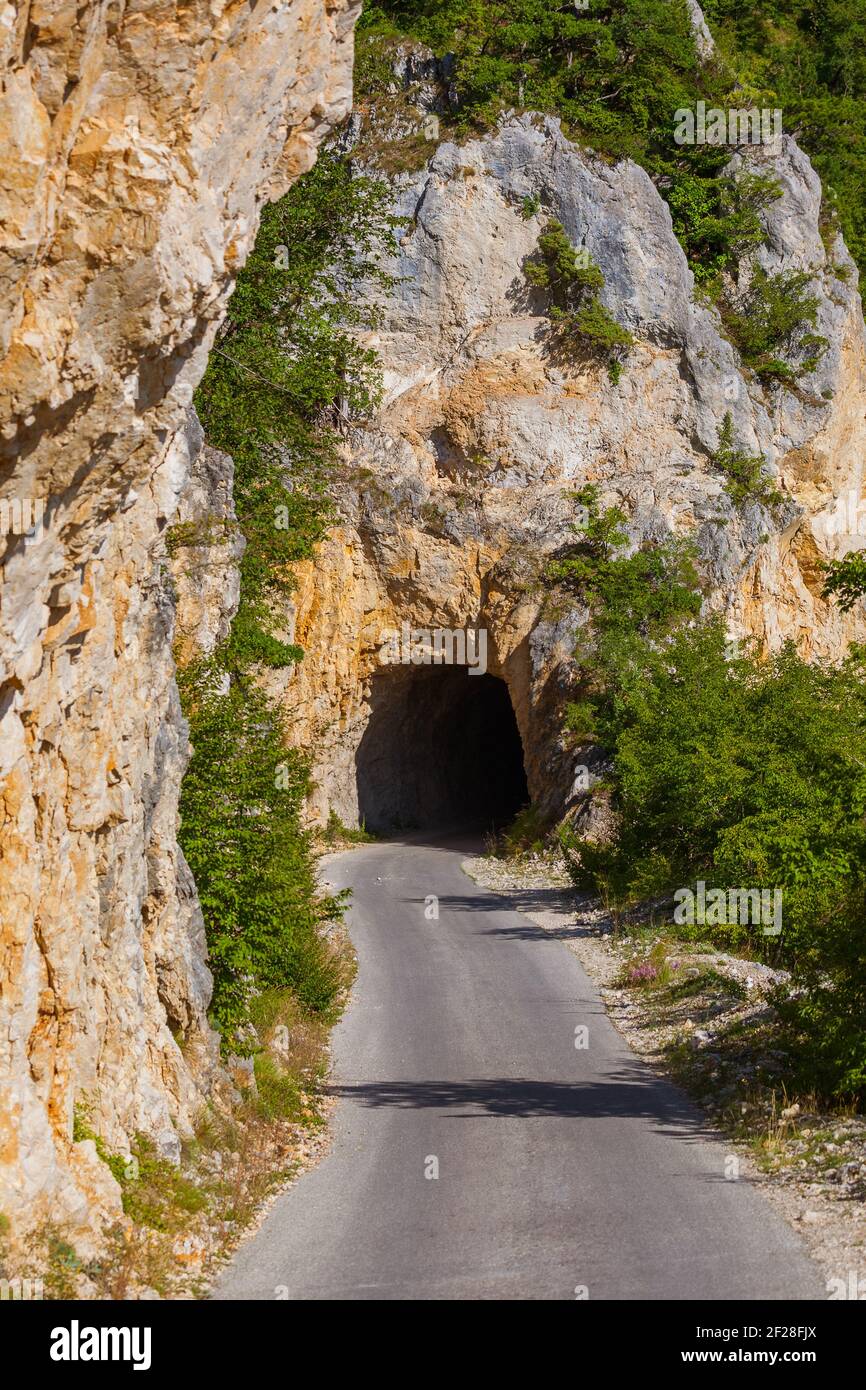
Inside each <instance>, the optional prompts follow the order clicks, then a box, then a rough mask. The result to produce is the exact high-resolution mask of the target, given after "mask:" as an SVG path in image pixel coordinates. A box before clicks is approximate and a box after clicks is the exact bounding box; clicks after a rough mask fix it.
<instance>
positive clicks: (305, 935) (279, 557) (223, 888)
mask: <svg viewBox="0 0 866 1390" xmlns="http://www.w3.org/2000/svg"><path fill="white" fill-rule="evenodd" d="M386 202H387V190H386V188H385V186H384V184H382V183H381V182H379V181H378V180H375V179H369V178H360V177H357V176H356V175H354V174H353V172H352V170H351V168H350V166H349V164H348V163H347V162H346V161H345V160H342V159H339V158H336V157H329V156H323V157H321V158H320V159H319V162H318V163H317V164H316V166H315V168H314V169H313V170H312V171H311V172H310V173H309V174H307V175H305V176H304V177H303V178H302V179H300V180H299V181H298V183H297V184H295V186H294V187H293V188H292V189H291V190H290V192H289V193H288V194H287V195H286V197H284V198H283V199H281V201H280V202H278V203H275V204H273V205H272V206H270V207H268V208H266V209H265V211H264V215H263V218H262V224H261V228H260V231H259V235H258V238H257V241H256V245H255V248H254V250H253V252H252V254H251V255H250V257H249V260H248V261H247V263H246V265H245V266H244V268H243V270H242V271H241V273H240V275H239V276H238V281H237V286H236V288H235V291H234V294H233V296H232V298H231V301H230V303H229V307H228V312H227V316H226V320H225V323H224V325H223V327H222V329H221V331H220V334H219V336H218V338H217V341H216V343H215V345H214V348H213V350H212V352H211V356H210V360H209V362H208V368H207V371H206V373H205V376H204V378H203V380H202V383H201V385H200V387H199V389H198V392H197V394H196V407H197V409H198V413H199V416H200V418H201V421H202V424H203V426H204V431H205V437H206V439H207V442H208V443H209V444H211V445H212V446H214V447H215V448H217V449H221V450H223V451H225V452H226V453H228V454H230V455H231V456H232V458H233V459H234V464H235V487H234V498H235V506H236V509H237V516H238V524H239V527H240V530H241V533H242V535H243V537H244V540H245V543H246V548H245V551H244V555H243V559H242V561H241V566H240V569H241V593H240V606H239V609H238V613H237V616H236V617H235V619H234V622H233V623H232V627H231V631H230V633H229V636H228V637H227V639H226V640H225V641H224V642H223V643H222V644H221V645H220V646H219V648H218V649H217V650H216V651H215V652H214V653H213V654H212V655H211V656H210V657H208V659H207V660H204V661H199V662H196V663H193V664H192V665H191V666H189V667H188V668H187V669H186V670H183V671H182V672H181V673H180V677H179V683H180V689H181V697H182V701H183V707H184V712H185V714H186V716H187V719H188V720H189V725H190V740H191V743H192V747H193V755H192V759H191V762H190V765H189V768H188V770H187V773H186V776H185V778H184V781H183V786H182V790H181V803H180V814H181V825H180V843H181V846H182V848H183V850H184V853H185V854H186V857H187V859H188V860H189V863H190V867H191V868H192V871H193V874H194V876H195V880H196V885H197V887H198V892H199V898H200V901H201V906H202V911H203V913H204V918H205V926H206V929H207V940H208V955H209V962H210V966H211V969H212V971H213V974H214V995H213V1002H212V1007H211V1015H212V1018H213V1022H214V1024H215V1026H216V1027H217V1028H218V1029H219V1030H220V1032H221V1034H222V1038H223V1047H224V1048H225V1049H226V1050H233V1051H241V1052H243V1051H249V1048H250V1044H249V1041H248V1033H247V1030H246V1028H245V1025H246V1024H247V1023H248V1022H249V1021H250V1019H251V1010H252V1009H253V1007H254V1003H255V1000H256V997H257V996H258V995H259V994H260V992H261V991H262V990H271V989H275V988H290V989H291V990H292V991H293V993H294V995H295V996H296V998H297V999H298V1000H299V1001H300V1003H301V1004H302V1005H303V1006H305V1007H306V1008H307V1009H308V1010H310V1011H312V1012H314V1013H317V1014H320V1015H324V1016H326V1017H327V1016H328V1014H329V1012H330V1011H331V1010H332V1009H333V1007H334V1003H335V1001H336V999H337V997H338V995H339V992H340V989H341V987H342V985H343V983H344V982H345V968H344V964H343V962H342V960H341V958H340V956H339V954H338V953H335V951H334V950H333V948H332V947H331V946H330V945H328V943H327V941H326V939H325V937H324V936H323V934H322V927H323V926H324V924H325V923H326V922H327V921H328V920H329V919H330V918H332V917H333V916H334V915H335V914H336V913H337V912H338V911H339V904H337V903H336V902H335V901H334V900H333V899H332V898H330V897H328V896H327V895H323V894H322V893H320V892H319V890H318V888H317V886H316V879H315V873H314V862H313V855H312V850H311V845H310V837H309V833H308V832H307V830H306V829H304V828H303V826H302V824H301V819H300V813H301V806H302V802H303V798H304V795H305V793H306V791H307V789H308V770H307V762H306V759H305V757H304V756H303V755H302V754H301V753H299V752H298V751H297V750H294V749H290V748H288V747H287V746H286V744H287V735H286V727H285V717H284V713H283V711H282V709H281V707H280V704H279V701H278V700H277V699H275V698H272V697H271V696H270V695H269V694H268V693H267V692H266V690H265V689H264V687H263V685H262V683H261V681H260V675H261V673H262V671H263V670H264V669H266V668H269V667H270V668H279V667H282V666H287V665H290V664H291V663H292V662H294V661H298V660H300V659H301V658H302V655H303V653H302V652H301V651H300V649H299V648H298V647H296V646H294V645H291V644H288V643H286V642H285V641H284V640H283V639H282V637H281V636H280V635H279V622H280V618H279V611H278V605H279V601H280V599H285V598H286V597H287V596H288V595H289V594H290V593H291V590H292V587H293V580H292V571H291V566H292V565H293V564H294V563H295V562H297V561H299V560H303V559H305V558H307V557H309V556H311V555H312V554H313V550H314V547H315V545H316V543H317V542H318V541H319V540H320V539H321V537H322V536H323V535H324V532H325V529H326V527H327V524H328V521H329V517H330V505H329V499H328V480H329V476H330V470H331V467H332V464H333V461H334V457H335V444H336V438H337V436H336V433H335V426H336V425H337V424H338V423H339V422H340V421H341V420H346V419H352V418H353V417H357V416H358V415H361V414H363V413H365V412H367V411H369V410H370V409H371V408H372V406H373V404H374V402H375V399H376V392H377V377H376V370H375V368H376V361H375V357H374V354H373V353H372V352H370V351H368V350H366V349H364V348H362V347H361V346H359V344H358V342H357V340H356V338H355V336H354V330H356V329H358V328H362V327H365V326H368V325H369V324H370V323H372V321H373V318H372V311H371V310H368V309H366V308H364V307H362V304H361V299H360V296H359V295H358V293H357V291H358V287H359V285H360V282H361V280H362V279H365V278H368V279H372V280H374V281H375V280H376V279H377V277H378V278H380V279H381V278H382V277H381V272H380V271H379V268H378V264H377V261H378V256H379V253H380V252H381V251H382V250H384V249H385V248H386V247H387V246H389V245H390V244H391V241H392V235H393V222H392V219H391V218H390V216H389V214H388V211H387V208H386ZM183 539H184V538H183V536H181V537H179V538H178V541H179V543H178V544H177V546H176V551H177V553H182V547H183Z"/></svg>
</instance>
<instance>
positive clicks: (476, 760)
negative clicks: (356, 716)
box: [356, 665, 529, 834]
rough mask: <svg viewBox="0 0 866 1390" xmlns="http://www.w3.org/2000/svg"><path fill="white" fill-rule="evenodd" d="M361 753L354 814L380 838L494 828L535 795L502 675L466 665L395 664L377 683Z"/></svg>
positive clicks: (504, 821) (371, 700)
mask: <svg viewBox="0 0 866 1390" xmlns="http://www.w3.org/2000/svg"><path fill="white" fill-rule="evenodd" d="M370 707H371V708H370V720H369V723H368V725H367V728H366V730H365V732H364V735H363V738H362V740H361V743H360V745H359V747H358V752H357V755H356V769H357V790H358V814H359V818H360V821H361V823H362V824H363V825H366V827H367V829H368V830H370V831H372V832H373V833H375V834H393V833H395V832H397V831H405V830H438V829H448V828H457V827H460V828H464V827H469V826H472V827H475V828H477V829H483V830H497V829H500V828H501V827H502V826H504V825H506V824H508V822H509V821H511V820H512V819H513V818H514V816H515V815H516V813H517V812H518V811H519V810H520V808H521V807H522V806H524V805H525V804H526V803H527V801H528V800H529V795H528V792H527V787H526V773H525V771H524V766H523V746H522V744H521V741H520V734H519V732H518V728H517V720H516V719H515V717H514V710H513V708H512V705H511V697H510V696H509V693H508V687H507V685H506V684H505V681H503V680H500V679H499V678H498V677H497V676H492V675H490V674H488V673H485V674H484V675H479V674H472V675H470V673H469V668H468V667H466V666H454V665H440V666H435V665H429V666H410V667H393V666H392V667H390V668H388V669H387V670H385V671H382V672H381V673H377V674H376V675H375V676H374V677H373V679H372V682H371V691H370Z"/></svg>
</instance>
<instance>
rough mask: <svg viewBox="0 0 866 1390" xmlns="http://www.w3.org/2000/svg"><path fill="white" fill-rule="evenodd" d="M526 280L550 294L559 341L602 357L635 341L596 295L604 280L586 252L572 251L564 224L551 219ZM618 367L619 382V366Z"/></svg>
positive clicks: (545, 228) (575, 249)
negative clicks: (590, 349)
mask: <svg viewBox="0 0 866 1390" xmlns="http://www.w3.org/2000/svg"><path fill="white" fill-rule="evenodd" d="M524 270H525V274H526V278H527V280H528V281H529V283H530V284H531V285H534V286H535V287H536V289H542V290H544V291H545V293H546V295H547V297H548V300H549V302H550V318H551V322H552V323H553V325H554V329H555V334H556V338H557V342H558V344H559V345H560V347H562V346H563V345H581V344H582V345H583V346H584V347H590V348H594V349H597V350H599V351H601V352H603V353H608V354H609V353H611V352H612V351H613V349H614V348H619V347H627V346H628V345H629V344H630V343H632V342H633V341H634V339H633V338H632V335H631V334H630V333H629V332H628V330H627V329H625V328H623V327H622V326H621V325H620V324H618V323H617V321H616V319H615V318H614V317H613V315H612V314H610V313H609V312H608V310H607V309H606V308H605V307H604V305H603V304H602V302H601V300H600V299H599V297H598V295H597V293H596V291H597V290H600V289H602V288H603V286H604V276H603V275H602V273H601V270H600V269H599V267H598V266H597V265H596V264H595V262H594V261H593V260H592V259H591V257H590V256H589V253H588V252H587V251H586V250H585V248H581V249H580V250H578V249H577V248H576V247H574V246H572V244H571V242H570V241H569V239H568V235H567V233H566V231H565V228H564V227H563V225H562V223H561V222H557V221H556V219H555V218H551V219H550V221H549V222H547V224H546V226H545V227H544V230H543V231H542V233H541V235H540V236H539V238H538V249H537V251H536V253H535V255H534V256H532V257H530V259H529V260H528V261H527V262H526V266H525V267H524ZM613 366H615V367H616V369H617V370H616V373H615V375H616V378H617V380H618V378H619V370H620V369H621V367H620V363H618V362H616V363H613V362H610V363H609V370H610V368H611V367H613Z"/></svg>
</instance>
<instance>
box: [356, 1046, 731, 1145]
mask: <svg viewBox="0 0 866 1390" xmlns="http://www.w3.org/2000/svg"><path fill="white" fill-rule="evenodd" d="M328 1090H329V1092H330V1094H331V1095H335V1096H340V1097H341V1098H343V1099H345V1100H350V1101H354V1102H355V1103H356V1104H358V1105H363V1106H365V1107H370V1108H373V1109H383V1108H384V1109H387V1108H390V1109H396V1110H444V1111H453V1112H455V1115H454V1118H461V1119H470V1118H478V1117H491V1118H507V1117H513V1118H519V1119H535V1118H550V1117H556V1118H559V1119H575V1120H576V1119H581V1120H591V1119H607V1118H611V1117H620V1118H631V1119H634V1118H635V1117H643V1118H645V1119H650V1120H655V1121H657V1122H658V1123H659V1125H661V1126H671V1132H675V1133H676V1134H677V1135H678V1136H679V1137H681V1138H683V1137H690V1138H695V1139H697V1138H699V1137H706V1136H707V1135H708V1134H709V1133H710V1130H709V1128H708V1125H707V1122H706V1121H705V1119H704V1118H703V1116H702V1115H701V1114H700V1112H698V1111H697V1110H696V1109H695V1108H694V1107H693V1106H692V1105H691V1104H690V1102H689V1101H688V1100H687V1099H686V1097H685V1096H683V1095H682V1094H681V1093H680V1092H679V1091H678V1090H677V1089H676V1087H674V1086H672V1085H670V1084H669V1083H667V1082H666V1081H664V1080H662V1079H661V1078H659V1077H657V1076H656V1075H655V1074H654V1073H653V1072H651V1071H648V1070H647V1069H646V1068H645V1067H644V1066H643V1065H642V1064H641V1063H636V1064H635V1065H634V1066H633V1067H632V1066H630V1065H626V1066H625V1067H622V1068H620V1069H619V1070H617V1071H614V1072H611V1073H610V1077H609V1079H606V1080H604V1081H595V1082H586V1083H579V1082H578V1083H572V1082H567V1081H529V1080H526V1079H525V1078H523V1077H493V1078H490V1079H481V1078H479V1079H476V1080H470V1081H364V1082H344V1083H342V1084H334V1085H331V1086H330V1087H328Z"/></svg>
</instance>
